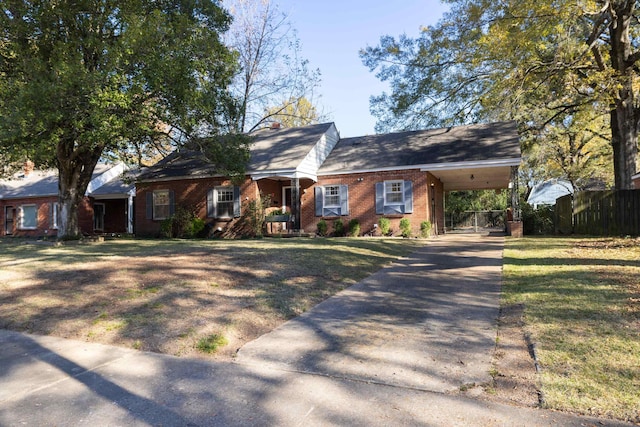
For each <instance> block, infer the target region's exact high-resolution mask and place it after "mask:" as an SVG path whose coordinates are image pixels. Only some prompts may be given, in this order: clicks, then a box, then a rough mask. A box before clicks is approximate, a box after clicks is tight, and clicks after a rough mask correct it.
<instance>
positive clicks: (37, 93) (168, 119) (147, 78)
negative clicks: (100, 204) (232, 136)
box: [0, 0, 235, 238]
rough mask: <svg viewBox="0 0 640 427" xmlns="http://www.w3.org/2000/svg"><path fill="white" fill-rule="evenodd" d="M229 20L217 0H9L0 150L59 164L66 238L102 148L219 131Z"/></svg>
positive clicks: (2, 23) (0, 11)
mask: <svg viewBox="0 0 640 427" xmlns="http://www.w3.org/2000/svg"><path fill="white" fill-rule="evenodd" d="M229 22H230V17H229V15H228V14H227V13H226V12H225V11H224V10H223V9H222V8H220V7H219V5H218V3H217V2H216V1H213V0H196V1H192V0H179V1H151V0H148V1H145V0H120V1H113V0H80V1H71V0H58V1H49V0H35V1H25V0H7V1H3V2H2V6H1V8H0V28H1V30H0V31H1V33H0V34H1V35H0V157H5V156H7V157H10V158H11V159H22V160H24V159H25V158H29V159H31V160H33V161H34V162H35V163H36V164H37V165H38V166H40V167H42V166H51V167H57V168H58V170H59V178H60V179H59V183H60V184H59V191H60V195H59V199H60V204H61V218H60V219H61V226H60V229H59V236H61V237H63V238H66V237H73V236H76V235H78V232H79V230H78V224H77V206H78V203H79V202H80V201H81V199H82V197H83V195H84V193H85V191H86V187H87V184H88V183H89V181H90V179H91V175H92V173H93V170H94V167H95V165H96V163H97V162H98V160H99V159H100V158H101V156H103V154H105V153H110V154H112V155H114V154H115V155H117V154H118V153H120V152H122V151H124V150H125V149H129V148H130V147H131V144H138V145H137V146H138V147H143V146H144V144H151V143H157V142H158V141H162V142H163V143H166V141H167V140H168V139H170V140H171V141H172V142H173V143H182V142H184V141H185V140H187V139H189V138H191V137H194V136H196V137H198V136H200V137H204V136H207V135H211V134H214V133H216V132H217V131H218V130H220V128H221V116H222V114H223V113H224V111H227V110H228V108H227V105H228V104H229V103H233V100H232V98H231V97H230V96H229V94H228V93H227V85H228V83H229V82H230V80H231V78H232V76H233V73H234V71H235V68H234V67H235V62H234V59H235V58H234V56H233V54H232V53H231V52H230V51H229V50H228V49H227V48H226V47H225V46H224V44H223V43H222V41H221V38H220V34H221V33H222V32H224V31H225V30H227V28H228V25H229Z"/></svg>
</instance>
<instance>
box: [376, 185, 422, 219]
mask: <svg viewBox="0 0 640 427" xmlns="http://www.w3.org/2000/svg"><path fill="white" fill-rule="evenodd" d="M408 213H413V183H412V182H411V181H402V180H393V181H383V182H377V183H376V214H378V215H403V214H408Z"/></svg>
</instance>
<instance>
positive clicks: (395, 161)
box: [318, 122, 520, 175]
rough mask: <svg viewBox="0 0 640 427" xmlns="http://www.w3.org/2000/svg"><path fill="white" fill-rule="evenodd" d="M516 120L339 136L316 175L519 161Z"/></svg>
mask: <svg viewBox="0 0 640 427" xmlns="http://www.w3.org/2000/svg"><path fill="white" fill-rule="evenodd" d="M519 159H520V142H519V138H518V131H517V128H516V123H515V122H498V123H491V124H480V125H467V126H457V127H450V128H442V129H431V130H421V131H411V132H399V133H390V134H381V135H370V136H363V137H356V138H345V139H341V140H340V141H339V142H338V144H337V145H336V146H335V148H334V149H333V151H332V152H331V155H330V156H329V157H328V158H327V160H326V161H325V162H324V164H323V165H322V167H321V168H320V170H319V171H318V173H319V174H322V175H327V174H333V173H346V172H359V171H375V170H385V169H406V168H408V167H425V166H433V165H445V164H456V165H457V164H460V163H467V162H468V163H476V164H480V163H482V162H495V161H496V160H513V161H516V160H519Z"/></svg>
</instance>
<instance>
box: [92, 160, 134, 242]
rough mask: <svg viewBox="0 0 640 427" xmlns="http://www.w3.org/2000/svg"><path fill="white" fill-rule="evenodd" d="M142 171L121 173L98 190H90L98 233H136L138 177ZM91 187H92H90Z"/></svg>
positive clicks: (94, 225) (94, 224)
mask: <svg viewBox="0 0 640 427" xmlns="http://www.w3.org/2000/svg"><path fill="white" fill-rule="evenodd" d="M139 174H140V170H138V169H136V170H127V171H124V172H121V173H120V174H118V175H117V176H115V177H114V178H112V179H111V180H110V181H107V182H105V183H104V184H101V185H100V186H98V187H97V188H95V189H94V188H88V189H87V193H88V195H89V197H90V199H91V200H92V201H93V218H94V221H93V229H94V231H95V232H96V233H104V234H120V233H128V234H133V233H134V218H135V214H134V202H133V201H134V200H135V197H136V186H135V180H136V177H137V176H138V175H139ZM90 187H91V185H90Z"/></svg>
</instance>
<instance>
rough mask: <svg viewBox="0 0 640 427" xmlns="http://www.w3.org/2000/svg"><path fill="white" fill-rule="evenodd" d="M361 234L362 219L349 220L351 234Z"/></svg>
mask: <svg viewBox="0 0 640 427" xmlns="http://www.w3.org/2000/svg"><path fill="white" fill-rule="evenodd" d="M359 235H360V221H358V220H357V219H355V218H353V219H352V220H351V221H349V236H351V237H358V236H359Z"/></svg>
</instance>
